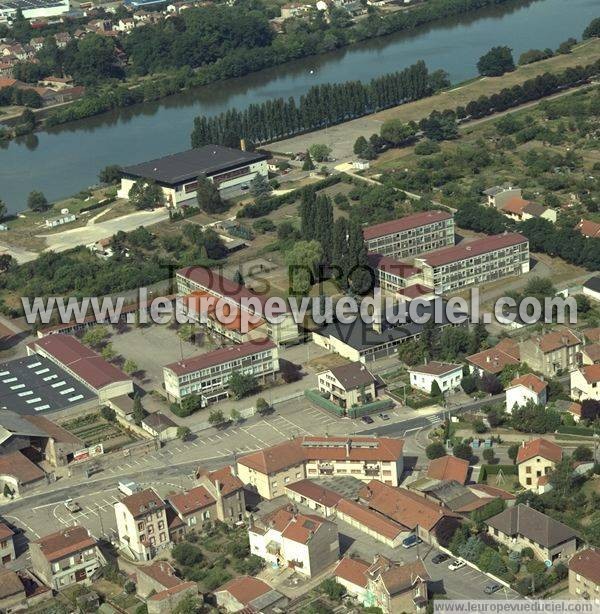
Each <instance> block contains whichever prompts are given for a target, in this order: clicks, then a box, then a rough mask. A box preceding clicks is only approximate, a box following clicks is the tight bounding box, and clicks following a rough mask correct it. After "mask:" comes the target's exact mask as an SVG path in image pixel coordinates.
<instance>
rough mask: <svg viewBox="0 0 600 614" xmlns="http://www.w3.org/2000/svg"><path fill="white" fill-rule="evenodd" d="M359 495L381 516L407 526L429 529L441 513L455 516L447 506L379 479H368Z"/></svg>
mask: <svg viewBox="0 0 600 614" xmlns="http://www.w3.org/2000/svg"><path fill="white" fill-rule="evenodd" d="M358 496H359V498H360V499H362V500H363V501H365V502H366V503H367V505H368V506H369V507H370V508H372V509H374V510H377V511H378V512H380V513H381V514H383V515H384V516H387V517H388V518H391V519H392V520H395V521H396V522H398V523H400V524H402V525H404V526H405V527H408V528H409V529H410V530H414V529H416V527H417V526H420V527H423V528H424V529H426V530H428V531H429V530H431V529H433V528H434V527H435V525H436V524H437V523H438V522H439V521H440V520H441V519H442V518H443V517H444V516H453V517H457V515H456V514H454V513H453V512H452V511H450V510H449V509H448V508H446V507H444V506H442V505H438V504H437V503H434V502H433V501H429V500H428V499H425V498H424V497H422V496H421V495H418V494H416V493H414V492H411V491H409V490H406V489H404V488H394V487H393V486H389V485H388V484H384V483H383V482H380V481H379V480H371V481H370V482H369V483H368V484H365V485H364V486H363V487H362V488H361V489H360V491H359V494H358Z"/></svg>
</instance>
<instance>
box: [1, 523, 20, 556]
mask: <svg viewBox="0 0 600 614" xmlns="http://www.w3.org/2000/svg"><path fill="white" fill-rule="evenodd" d="M16 558H17V556H16V554H15V532H14V531H13V530H12V529H11V528H10V527H8V526H7V525H5V524H4V523H3V522H0V563H2V565H6V563H10V562H11V561H14V560H15V559H16Z"/></svg>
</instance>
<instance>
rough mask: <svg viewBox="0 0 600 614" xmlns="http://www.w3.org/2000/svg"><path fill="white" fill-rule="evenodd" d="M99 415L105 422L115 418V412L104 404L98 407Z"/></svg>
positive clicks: (112, 420)
mask: <svg viewBox="0 0 600 614" xmlns="http://www.w3.org/2000/svg"><path fill="white" fill-rule="evenodd" d="M100 415H101V416H102V417H103V418H104V419H105V420H106V421H107V422H114V421H115V420H116V419H117V412H115V410H114V409H112V407H107V406H106V405H103V406H102V407H101V408H100Z"/></svg>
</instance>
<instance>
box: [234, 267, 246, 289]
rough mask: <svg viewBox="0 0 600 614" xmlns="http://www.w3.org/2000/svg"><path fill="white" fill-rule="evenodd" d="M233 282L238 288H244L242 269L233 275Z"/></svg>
mask: <svg viewBox="0 0 600 614" xmlns="http://www.w3.org/2000/svg"><path fill="white" fill-rule="evenodd" d="M233 281H234V282H235V283H236V284H237V285H238V286H243V285H245V283H246V282H245V280H244V276H243V275H242V272H241V271H240V269H236V270H235V273H234V274H233Z"/></svg>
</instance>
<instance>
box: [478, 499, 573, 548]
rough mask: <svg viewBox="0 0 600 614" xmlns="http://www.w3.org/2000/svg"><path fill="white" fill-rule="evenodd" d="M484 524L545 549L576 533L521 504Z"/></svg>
mask: <svg viewBox="0 0 600 614" xmlns="http://www.w3.org/2000/svg"><path fill="white" fill-rule="evenodd" d="M486 522H487V524H488V525H489V526H490V527H492V528H494V529H498V531H501V532H502V533H505V534H506V535H510V536H514V535H522V536H523V537H525V538H527V539H531V540H532V541H534V542H535V543H536V544H539V545H540V546H543V547H545V548H553V547H554V546H557V545H558V544H562V543H563V542H565V541H568V540H571V539H574V538H576V537H577V533H575V531H573V529H571V528H570V527H568V526H567V525H566V524H563V523H562V522H558V520H554V519H553V518H550V516H546V514H542V512H538V511H537V510H535V509H533V508H532V507H529V506H527V505H523V504H522V503H521V504H519V505H516V506H514V507H509V508H507V509H505V510H504V511H503V512H500V513H499V514H497V515H496V516H493V517H492V518H490V519H488V520H487V521H486Z"/></svg>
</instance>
